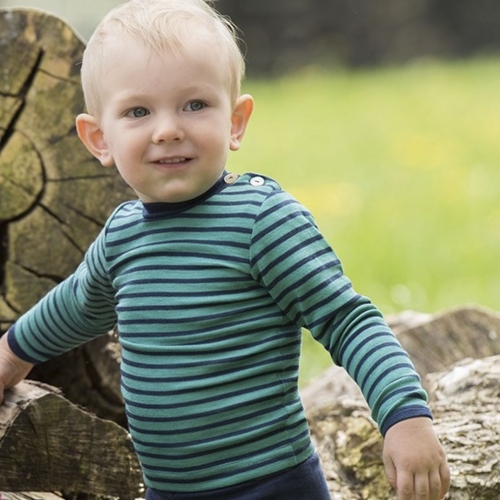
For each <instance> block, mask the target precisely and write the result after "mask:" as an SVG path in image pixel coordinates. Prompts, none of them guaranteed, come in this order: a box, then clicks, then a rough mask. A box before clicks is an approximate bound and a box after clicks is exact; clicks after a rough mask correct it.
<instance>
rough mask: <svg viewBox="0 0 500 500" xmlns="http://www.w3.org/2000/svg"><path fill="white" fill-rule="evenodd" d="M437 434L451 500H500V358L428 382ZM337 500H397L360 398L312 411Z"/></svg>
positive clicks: (377, 436)
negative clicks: (447, 469) (447, 470)
mask: <svg viewBox="0 0 500 500" xmlns="http://www.w3.org/2000/svg"><path fill="white" fill-rule="evenodd" d="M427 384H428V386H429V387H430V388H431V394H432V395H433V397H432V399H431V403H430V404H431V409H432V411H433V413H434V417H435V429H436V432H437V433H438V435H439V438H440V440H441V442H442V444H443V446H444V448H445V450H446V452H447V455H448V461H449V464H450V468H451V474H452V484H451V488H450V493H449V497H448V498H449V499H450V500H470V499H474V500H493V499H498V498H500V441H499V439H498V436H499V435H500V418H499V415H500V397H499V395H500V389H499V388H500V356H491V357H488V358H484V359H476V360H472V359H469V360H462V361H461V362H460V363H458V364H455V365H453V366H452V367H450V368H448V369H446V370H444V371H442V372H439V373H435V374H431V375H429V376H428V377H427ZM308 419H309V422H310V425H311V432H312V435H313V439H314V441H315V443H316V446H317V449H318V453H319V455H320V458H321V461H322V464H323V469H324V471H325V475H326V477H327V481H328V484H329V487H330V491H331V495H332V499H335V500H373V499H375V498H376V499H377V500H393V499H395V498H396V496H395V494H394V493H393V492H392V491H391V488H390V486H389V483H388V481H387V479H386V477H385V472H384V468H383V464H382V459H381V454H382V438H381V436H380V434H379V431H378V430H377V428H376V425H375V423H374V422H373V421H372V420H371V418H370V413H369V410H368V407H367V406H366V404H365V402H364V401H363V400H362V399H361V398H356V397H352V396H343V397H339V398H338V399H337V401H336V402H335V403H333V402H330V403H329V404H328V405H327V406H316V407H313V408H312V409H310V410H309V411H308Z"/></svg>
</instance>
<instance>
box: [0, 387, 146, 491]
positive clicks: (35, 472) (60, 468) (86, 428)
mask: <svg viewBox="0 0 500 500" xmlns="http://www.w3.org/2000/svg"><path fill="white" fill-rule="evenodd" d="M0 470H1V471H2V474H1V475H0V491H8V492H9V491H10V492H12V491H13V492H16V491H17V492H19V491H43V492H61V494H62V496H64V497H65V498H76V497H77V496H78V497H79V498H80V500H81V499H82V498H86V499H87V498H94V497H100V496H106V497H117V498H120V499H123V500H133V499H135V498H137V497H138V496H139V495H140V483H141V481H142V475H141V470H140V466H139V464H138V461H137V458H136V455H135V452H134V449H133V446H132V442H131V439H130V436H129V435H128V433H127V432H126V431H125V430H124V429H123V428H121V427H120V426H118V425H116V424H115V423H113V422H110V421H105V420H102V419H99V418H97V417H95V416H94V415H91V414H89V413H87V412H85V411H83V410H81V409H79V408H78V407H77V406H75V405H73V404H72V403H70V402H69V401H68V400H66V399H65V398H64V397H62V395H61V394H60V393H59V392H58V391H57V390H56V389H54V388H51V387H50V386H44V385H39V384H36V383H35V382H31V383H28V382H22V383H21V384H19V385H18V386H16V387H15V388H14V389H11V390H9V391H6V397H5V403H4V404H3V405H2V406H1V407H0ZM81 495H84V496H81ZM85 495H87V496H85Z"/></svg>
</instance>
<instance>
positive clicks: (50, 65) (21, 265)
mask: <svg viewBox="0 0 500 500" xmlns="http://www.w3.org/2000/svg"><path fill="white" fill-rule="evenodd" d="M83 49H84V44H83V42H82V41H81V40H80V39H79V38H78V37H77V36H76V35H75V33H74V32H73V31H72V30H71V28H70V27H69V26H68V25H67V24H65V23H64V22H63V21H62V20H60V19H58V18H57V17H54V16H51V15H48V14H46V13H44V12H42V11H36V10H29V9H2V10H0V51H1V54H2V56H1V58H0V154H1V156H0V279H1V282H0V327H1V328H2V331H5V329H6V328H7V327H8V326H9V325H10V324H11V323H12V322H14V321H15V320H16V318H17V317H18V316H19V315H20V314H22V313H23V312H25V311H26V310H27V309H29V308H30V307H31V306H32V305H33V304H35V303H36V302H37V301H38V300H39V299H40V298H41V297H42V296H43V295H45V294H46V293H47V292H48V291H49V289H51V288H52V287H53V286H54V285H55V284H57V283H58V282H60V281H61V280H62V279H64V278H65V277H67V276H68V275H69V274H70V273H71V272H73V270H74V269H75V268H76V266H77V265H78V264H79V263H80V261H81V259H82V256H83V253H84V252H85V250H86V249H87V248H88V246H89V245H90V243H91V242H92V241H93V239H94V238H95V236H96V235H97V233H98V232H99V231H100V229H101V227H102V225H103V223H104V221H105V220H106V218H107V217H108V215H109V214H110V213H111V211H112V209H113V208H114V207H115V206H116V205H117V204H118V203H119V202H121V201H123V200H125V199H129V198H130V197H131V196H132V195H131V192H130V191H129V189H128V188H127V187H126V186H125V184H124V183H123V181H122V180H121V179H120V177H119V176H118V175H117V174H116V173H115V172H113V171H112V170H107V169H104V168H103V167H102V166H101V165H100V164H99V162H97V161H96V160H95V159H94V158H93V157H92V156H91V155H90V154H89V153H88V152H87V150H86V149H85V147H84V146H83V145H82V144H81V143H80V141H79V139H78V137H77V135H76V129H75V117H76V115H77V114H78V113H80V112H82V111H83V97H82V92H81V88H80V76H79V65H80V62H81V57H82V53H83Z"/></svg>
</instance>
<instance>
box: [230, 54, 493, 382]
mask: <svg viewBox="0 0 500 500" xmlns="http://www.w3.org/2000/svg"><path fill="white" fill-rule="evenodd" d="M244 91H246V92H248V93H251V94H252V95H253V96H254V97H255V100H256V105H255V110H254V115H253V117H252V121H251V123H250V126H249V129H248V131H247V136H246V137H245V140H244V142H243V145H242V149H241V150H240V151H239V152H237V153H233V154H232V155H231V157H230V163H229V168H230V169H231V170H233V171H236V172H244V171H256V172H261V173H264V174H266V175H269V176H271V177H274V178H276V179H277V180H278V181H279V182H280V183H281V185H282V186H283V188H285V189H286V190H288V191H290V192H291V193H292V194H293V195H294V196H295V197H296V198H298V199H299V200H300V201H301V202H302V203H303V204H304V205H306V206H307V207H308V208H309V209H310V210H311V211H312V213H313V214H314V215H315V217H316V220H317V222H318V224H319V226H320V228H321V229H322V231H323V233H324V234H325V236H326V237H327V239H328V241H329V242H330V244H331V245H332V246H333V248H334V249H335V251H336V252H337V254H338V255H339V257H340V258H341V260H342V262H343V264H344V270H345V272H346V274H347V275H348V276H349V277H350V278H351V280H352V281H353V283H354V286H355V288H356V289H357V291H358V292H360V293H363V294H365V295H368V296H369V297H370V298H371V299H372V300H373V301H374V302H375V303H376V304H377V305H378V306H379V307H380V308H381V310H382V311H383V312H384V313H385V314H390V313H395V312H398V311H401V310H404V309H413V310H417V311H422V312H436V311H440V310H444V309H447V308H450V307H455V306H459V305H463V304H470V303H474V304H480V305H483V306H486V307H489V308H492V309H497V310H499V309H500V268H499V265H498V260H499V257H500V203H499V195H498V191H499V189H500V59H479V60H477V59H476V60H469V61H461V62H441V61H439V62H438V61H427V62H419V63H415V64H413V65H409V66H405V67H399V68H385V69H376V70H363V71H348V70H329V71H326V70H321V69H317V68H310V69H308V70H305V71H303V72H301V73H298V74H294V75H290V76H287V77H284V78H282V79H279V80H273V81H257V80H250V81H248V82H247V83H246V84H245V88H244ZM314 344H315V343H314V342H312V341H311V340H310V339H309V337H307V336H306V338H305V343H304V354H305V356H304V359H303V363H302V372H301V377H302V382H304V381H306V380H307V379H309V378H310V377H312V376H315V375H316V374H318V373H319V372H320V371H321V370H322V369H323V368H324V367H325V366H327V365H328V364H329V361H328V360H327V358H326V357H325V356H322V355H321V354H322V353H321V350H318V349H316V348H315V345H314Z"/></svg>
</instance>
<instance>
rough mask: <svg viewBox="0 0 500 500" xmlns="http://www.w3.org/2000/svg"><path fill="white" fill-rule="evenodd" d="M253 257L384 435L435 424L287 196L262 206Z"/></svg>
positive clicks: (387, 335) (385, 333)
mask: <svg viewBox="0 0 500 500" xmlns="http://www.w3.org/2000/svg"><path fill="white" fill-rule="evenodd" d="M252 251H253V255H252V261H251V263H252V270H253V273H254V276H255V278H256V280H257V281H259V282H260V283H262V285H263V286H264V287H265V288H267V289H268V290H269V292H270V293H271V295H272V296H273V298H274V300H275V301H276V303H277V304H278V305H279V307H280V308H281V309H282V311H283V312H284V313H285V314H286V315H287V316H288V317H289V318H290V321H291V322H293V323H295V324H298V325H300V326H302V327H304V328H307V329H308V330H310V332H311V333H312V335H313V336H314V338H315V339H316V340H317V341H319V342H320V343H321V344H322V345H323V346H324V347H325V348H326V349H327V350H328V351H329V352H330V354H331V356H332V359H333V361H334V362H335V363H336V364H337V365H339V366H342V367H344V368H345V369H346V370H347V372H348V373H349V374H350V376H351V377H352V378H353V379H354V380H355V382H356V383H357V384H358V385H359V387H360V388H361V390H362V392H363V394H364V396H365V398H366V400H367V402H368V404H369V406H370V408H371V410H372V416H373V418H374V419H375V420H376V421H377V423H378V424H379V426H380V429H381V431H382V433H385V432H386V430H387V429H388V428H389V427H390V426H391V425H393V424H394V423H396V422H398V421H399V420H404V419H406V418H408V417H411V416H431V415H430V411H429V409H428V408H427V405H426V393H425V391H424V390H423V389H422V387H421V384H420V379H419V376H418V375H417V373H416V371H415V369H414V367H413V365H412V363H411V361H410V359H409V357H408V355H407V353H406V352H405V351H404V350H403V348H402V347H401V345H400V344H399V342H398V340H397V339H396V338H395V336H394V335H393V333H392V331H391V330H390V329H389V327H388V326H387V324H386V323H385V321H384V319H383V317H382V314H381V313H380V312H379V310H378V309H377V308H376V307H375V306H374V305H373V304H372V303H371V302H370V301H369V300H368V299H367V298H366V297H363V296H362V295H359V294H357V293H356V292H355V291H354V290H353V287H352V285H351V282H350V281H349V280H348V279H347V278H346V276H345V275H344V273H343V270H342V266H341V263H340V261H339V259H338V258H337V256H336V254H335V253H334V251H333V250H332V249H331V248H330V246H329V245H328V243H327V242H326V241H325V239H324V238H323V236H322V235H321V233H320V232H319V230H318V229H317V227H316V225H315V224H314V222H313V220H312V218H311V216H310V214H309V213H308V212H307V211H306V210H305V209H304V208H303V207H302V206H301V205H300V204H299V203H297V202H296V201H295V200H294V199H293V198H291V197H290V196H289V195H287V194H286V193H284V192H280V191H275V192H273V193H272V194H271V195H270V196H268V198H267V199H266V200H265V202H264V203H263V205H262V207H261V211H260V214H259V218H258V220H257V222H256V224H255V227H254V233H253V238H252Z"/></svg>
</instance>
